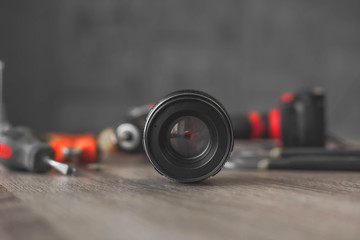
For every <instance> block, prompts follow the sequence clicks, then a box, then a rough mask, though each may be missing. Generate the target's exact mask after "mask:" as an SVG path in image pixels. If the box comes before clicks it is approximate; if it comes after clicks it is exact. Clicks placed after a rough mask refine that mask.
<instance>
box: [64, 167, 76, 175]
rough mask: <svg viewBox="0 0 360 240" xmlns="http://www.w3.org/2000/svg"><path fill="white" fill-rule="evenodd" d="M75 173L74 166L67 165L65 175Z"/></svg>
mask: <svg viewBox="0 0 360 240" xmlns="http://www.w3.org/2000/svg"><path fill="white" fill-rule="evenodd" d="M75 174H76V168H73V167H69V168H68V170H67V172H66V175H68V176H74V175H75Z"/></svg>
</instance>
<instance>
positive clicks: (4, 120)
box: [0, 61, 10, 132]
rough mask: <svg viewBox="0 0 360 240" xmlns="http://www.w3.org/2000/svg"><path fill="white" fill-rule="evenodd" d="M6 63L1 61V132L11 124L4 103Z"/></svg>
mask: <svg viewBox="0 0 360 240" xmlns="http://www.w3.org/2000/svg"><path fill="white" fill-rule="evenodd" d="M4 67H5V64H4V62H2V61H0V132H2V131H5V130H7V129H9V128H10V123H9V122H8V121H7V117H6V111H5V106H4V103H3V101H2V99H3V91H2V89H3V73H4Z"/></svg>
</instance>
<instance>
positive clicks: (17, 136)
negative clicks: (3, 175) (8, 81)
mask: <svg viewBox="0 0 360 240" xmlns="http://www.w3.org/2000/svg"><path fill="white" fill-rule="evenodd" d="M3 68H4V64H3V62H1V61H0V108H1V109H0V114H1V118H0V119H1V122H0V163H1V164H3V165H4V166H5V167H7V168H9V169H11V170H19V171H29V172H36V173H41V172H46V171H49V170H50V169H51V168H55V169H56V170H58V171H59V172H61V173H62V174H65V175H73V174H75V171H76V169H75V168H72V167H70V166H69V165H67V164H63V163H59V162H56V161H54V160H53V159H54V154H55V153H54V150H53V149H52V148H51V146H50V145H49V144H46V143H43V142H41V141H40V140H39V139H37V138H36V137H35V136H34V135H33V134H32V133H31V131H30V130H29V129H28V128H25V127H15V128H10V125H9V124H7V121H6V117H5V116H4V111H3V103H2V99H3V98H2V89H3V85H2V84H3V77H2V76H3V75H2V73H3Z"/></svg>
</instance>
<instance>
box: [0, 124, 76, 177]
mask: <svg viewBox="0 0 360 240" xmlns="http://www.w3.org/2000/svg"><path fill="white" fill-rule="evenodd" d="M54 156H55V152H54V150H53V149H52V147H51V146H50V145H49V144H46V143H44V142H41V141H40V140H39V139H37V138H36V137H35V136H34V135H33V134H32V133H31V131H30V130H29V129H28V128H25V127H14V128H11V129H9V130H6V131H3V132H2V133H1V135H0V163H1V164H3V165H4V166H5V167H7V168H9V169H11V170H17V171H29V172H35V173H42V172H47V171H49V170H50V169H51V168H55V169H56V170H58V171H59V172H61V173H62V174H64V175H74V174H75V172H76V169H75V168H72V167H70V166H69V165H67V164H64V163H59V162H56V161H55V160H53V159H54Z"/></svg>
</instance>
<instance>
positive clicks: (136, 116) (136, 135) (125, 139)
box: [114, 103, 154, 153]
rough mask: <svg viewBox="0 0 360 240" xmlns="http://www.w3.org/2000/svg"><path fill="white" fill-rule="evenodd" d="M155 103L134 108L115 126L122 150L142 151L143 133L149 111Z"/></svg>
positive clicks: (117, 141)
mask: <svg viewBox="0 0 360 240" xmlns="http://www.w3.org/2000/svg"><path fill="white" fill-rule="evenodd" d="M153 106H154V103H151V104H147V105H143V106H140V107H135V108H132V109H131V110H130V111H129V113H128V115H127V116H126V118H125V121H123V122H122V123H120V124H119V125H118V126H117V127H115V129H114V132H115V137H116V143H117V146H118V148H119V149H120V150H121V151H125V152H129V153H136V152H142V151H143V146H142V135H143V130H144V126H145V121H146V117H147V115H148V113H149V112H150V110H151V108H152V107H153Z"/></svg>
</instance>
